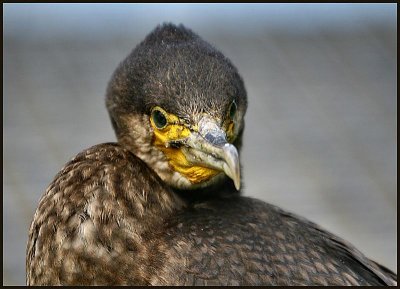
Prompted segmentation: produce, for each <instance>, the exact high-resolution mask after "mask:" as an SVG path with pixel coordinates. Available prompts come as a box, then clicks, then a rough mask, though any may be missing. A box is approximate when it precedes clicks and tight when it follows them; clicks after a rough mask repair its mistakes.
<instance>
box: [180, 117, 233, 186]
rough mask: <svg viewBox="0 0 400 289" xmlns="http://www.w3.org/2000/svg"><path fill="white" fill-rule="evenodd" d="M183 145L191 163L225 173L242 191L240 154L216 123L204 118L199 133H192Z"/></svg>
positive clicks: (199, 126) (183, 141) (183, 149)
mask: <svg viewBox="0 0 400 289" xmlns="http://www.w3.org/2000/svg"><path fill="white" fill-rule="evenodd" d="M181 143H182V145H183V147H182V151H183V153H184V154H185V157H186V158H187V160H188V161H189V162H191V163H192V164H193V165H201V166H205V167H209V168H212V169H216V170H219V171H223V172H225V174H226V175H227V176H228V177H230V178H231V179H232V180H233V182H234V184H235V188H236V189H237V190H239V189H240V165H239V153H238V151H237V149H236V147H235V146H234V145H232V144H230V143H228V142H227V140H226V133H225V131H224V130H222V129H221V128H220V127H219V126H218V125H217V124H216V122H215V121H213V120H212V119H210V118H209V117H206V116H205V117H203V118H202V119H201V120H200V122H199V123H198V131H192V133H191V134H190V135H189V136H188V137H187V138H185V139H183V140H182V142H181Z"/></svg>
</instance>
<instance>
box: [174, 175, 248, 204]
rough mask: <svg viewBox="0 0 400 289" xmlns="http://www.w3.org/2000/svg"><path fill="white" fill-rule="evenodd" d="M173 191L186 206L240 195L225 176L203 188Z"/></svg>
mask: <svg viewBox="0 0 400 289" xmlns="http://www.w3.org/2000/svg"><path fill="white" fill-rule="evenodd" d="M173 191H174V192H175V193H176V194H177V195H178V196H179V197H180V198H181V199H183V200H184V201H185V202H186V203H188V204H191V203H201V202H206V201H210V200H214V199H221V198H230V197H234V196H239V195H240V194H241V192H240V191H237V190H236V188H235V185H234V184H233V182H232V180H231V179H229V178H228V177H226V176H225V177H224V178H223V179H222V180H221V181H219V182H217V183H214V184H211V185H210V186H207V187H205V188H198V189H191V190H182V189H173Z"/></svg>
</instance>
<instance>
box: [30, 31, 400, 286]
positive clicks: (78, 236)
mask: <svg viewBox="0 0 400 289" xmlns="http://www.w3.org/2000/svg"><path fill="white" fill-rule="evenodd" d="M106 105H107V109H108V111H109V115H110V118H111V122H112V126H113V128H114V130H115V132H116V136H117V138H118V142H117V143H104V144H99V145H96V146H93V147H91V148H89V149H86V150H84V151H83V152H81V153H79V154H78V155H77V156H76V157H74V158H73V159H72V160H71V161H70V162H68V163H67V164H66V165H65V166H64V167H63V168H62V170H61V171H60V172H59V173H58V174H57V175H56V176H55V178H54V180H53V182H52V183H51V184H50V185H49V187H48V188H47V190H46V192H45V193H44V195H43V196H42V198H41V200H40V202H39V205H38V208H37V210H36V213H35V215H34V217H33V221H32V223H31V226H30V230H29V240H28V246H27V257H26V267H27V276H26V278H27V279H26V280H27V284H28V285H56V284H57V285H58V284H61V285H85V284H99V285H123V284H131V285H203V284H204V285H261V284H264V285H384V284H387V285H395V284H397V281H396V280H397V276H396V275H395V274H394V273H393V272H391V271H390V270H388V269H387V268H385V267H383V266H381V265H379V264H377V263H375V262H373V261H371V260H370V259H368V258H367V257H365V256H364V255H363V254H362V253H361V252H360V251H358V250H357V249H356V248H354V247H353V246H352V245H351V244H349V243H347V242H346V241H344V240H342V239H340V238H338V237H336V236H335V235H333V234H331V233H329V232H327V231H325V230H324V229H322V228H320V227H319V226H317V225H316V224H314V223H312V222H310V221H308V220H305V219H303V218H301V217H298V216H296V215H293V214H291V213H288V212H285V211H283V210H281V209H279V208H277V207H275V206H273V205H270V204H267V203H265V202H262V201H259V200H256V199H252V198H247V197H242V196H240V183H241V175H240V171H241V169H240V165H239V154H238V152H239V151H240V147H241V140H242V133H243V129H244V115H245V112H246V108H247V96H246V90H245V87H244V83H243V80H242V78H241V76H240V75H239V74H238V71H237V69H236V68H235V66H233V64H232V63H231V62H230V60H229V59H227V58H226V57H225V56H224V55H223V54H222V53H221V52H219V51H218V50H216V49H215V48H214V47H213V46H211V45H210V44H208V43H207V42H206V41H204V40H203V39H201V38H200V37H199V36H198V35H197V34H195V33H193V32H192V31H191V30H189V29H187V28H185V27H184V26H182V25H180V26H175V25H173V24H163V25H161V26H158V27H156V28H155V30H154V31H152V32H151V33H150V34H149V35H148V36H147V37H146V38H145V39H144V41H143V42H141V43H140V44H139V45H138V46H137V47H136V48H135V49H134V50H133V51H132V52H131V53H130V54H129V55H128V57H127V58H126V59H125V60H123V61H122V62H121V63H120V65H119V66H118V67H117V69H116V71H115V72H114V74H113V76H112V78H111V80H110V82H109V84H108V88H107V92H106Z"/></svg>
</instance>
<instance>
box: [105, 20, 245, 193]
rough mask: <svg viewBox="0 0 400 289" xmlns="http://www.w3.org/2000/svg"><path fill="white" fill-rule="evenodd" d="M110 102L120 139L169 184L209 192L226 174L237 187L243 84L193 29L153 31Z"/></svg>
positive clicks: (116, 77)
mask: <svg viewBox="0 0 400 289" xmlns="http://www.w3.org/2000/svg"><path fill="white" fill-rule="evenodd" d="M106 104H107V109H108V111H109V114H110V118H111V121H112V124H113V127H114V129H115V132H116V135H117V138H118V142H119V143H120V144H121V145H122V146H124V147H125V148H127V149H128V150H130V151H131V152H132V153H134V154H135V155H136V156H138V157H139V158H141V159H142V160H143V161H144V162H146V163H147V164H148V165H149V166H150V167H151V168H152V169H153V170H154V171H155V172H156V173H157V174H158V175H159V176H160V178H161V179H162V180H163V181H164V182H166V183H167V184H168V185H170V186H171V187H173V188H177V189H196V188H203V187H205V186H208V185H210V184H215V183H217V182H219V181H221V180H222V179H224V178H225V175H226V176H228V177H229V178H231V179H232V180H233V182H234V185H235V187H236V189H238V190H239V188H240V164H239V153H238V150H240V144H241V135H242V131H243V128H244V115H245V112H246V108H247V96H246V90H245V87H244V84H243V80H242V78H241V77H240V75H239V74H238V72H237V70H236V68H235V67H234V66H233V65H232V63H231V62H230V61H229V59H227V58H226V57H225V56H224V55H223V54H222V53H221V52H219V51H217V50H216V49H215V48H214V47H212V46H211V45H210V44H208V43H207V42H205V41H204V40H202V39H201V38H200V37H199V36H198V35H196V34H195V33H193V32H192V31H190V30H189V29H186V28H185V27H184V26H182V25H180V26H175V25H172V24H164V25H162V26H158V27H157V28H156V29H155V30H154V31H152V32H151V33H150V34H149V35H148V36H147V37H146V38H145V39H144V41H143V42H141V43H140V44H139V45H138V46H137V47H136V48H135V49H134V50H133V51H132V52H131V53H130V54H129V55H128V56H127V58H126V59H125V60H123V61H122V62H121V63H120V65H119V66H118V68H117V69H116V71H115V72H114V74H113V76H112V78H111V80H110V82H109V85H108V88H107V95H106Z"/></svg>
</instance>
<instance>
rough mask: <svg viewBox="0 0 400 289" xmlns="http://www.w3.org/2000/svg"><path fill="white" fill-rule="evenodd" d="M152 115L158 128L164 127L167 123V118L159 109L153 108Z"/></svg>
mask: <svg viewBox="0 0 400 289" xmlns="http://www.w3.org/2000/svg"><path fill="white" fill-rule="evenodd" d="M151 117H152V118H153V122H154V124H155V125H156V127H157V128H164V127H165V126H166V125H167V118H166V117H165V115H164V114H163V113H162V112H161V111H159V110H157V109H155V110H153V112H152V114H151Z"/></svg>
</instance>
